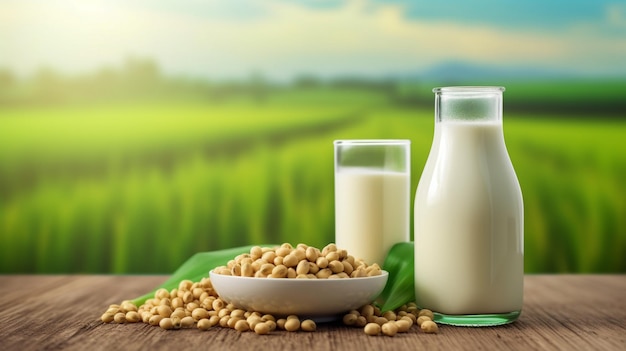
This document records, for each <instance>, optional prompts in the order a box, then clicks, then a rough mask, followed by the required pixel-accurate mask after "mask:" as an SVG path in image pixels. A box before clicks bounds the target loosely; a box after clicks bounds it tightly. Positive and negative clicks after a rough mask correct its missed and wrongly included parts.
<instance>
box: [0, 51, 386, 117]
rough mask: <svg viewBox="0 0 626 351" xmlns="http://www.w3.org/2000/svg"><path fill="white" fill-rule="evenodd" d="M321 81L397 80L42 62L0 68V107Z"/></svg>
mask: <svg viewBox="0 0 626 351" xmlns="http://www.w3.org/2000/svg"><path fill="white" fill-rule="evenodd" d="M320 87H331V88H340V89H368V90H376V91H380V92H382V93H385V94H390V95H392V94H393V93H394V91H395V90H396V86H395V83H394V82H393V81H390V80H373V79H366V78H360V77H341V78H335V79H332V80H322V79H319V78H317V77H315V76H313V75H301V76H298V77H296V78H294V79H293V80H292V81H291V82H289V83H286V84H285V83H275V82H272V81H270V80H269V79H267V78H266V77H265V76H264V75H263V74H262V73H259V72H253V73H251V74H250V75H249V76H248V77H247V78H245V79H239V80H235V79H232V80H221V81H213V80H210V79H208V78H192V77H184V76H180V77H176V76H168V75H165V74H164V73H163V72H162V71H161V69H160V67H159V66H158V64H157V63H156V62H155V61H154V60H151V59H145V58H128V59H126V60H125V61H124V62H123V63H122V64H121V65H120V66H119V67H102V68H100V69H98V70H96V71H94V72H89V73H83V74H77V75H72V76H70V75H64V74H62V73H59V72H58V71H56V70H54V69H52V68H50V67H42V68H40V69H39V70H37V71H36V72H35V73H34V74H33V75H32V76H30V77H28V78H21V79H20V78H18V77H17V75H15V74H14V73H13V72H11V71H10V70H8V69H3V68H0V107H2V106H14V105H25V104H27V105H38V104H43V105H47V104H64V103H81V102H100V101H102V102H110V101H125V100H129V101H130V100H133V101H136V100H153V99H158V100H162V99H200V100H206V101H211V102H221V101H226V100H228V99H231V98H234V97H241V96H246V97H249V98H252V99H254V100H256V101H259V102H263V101H264V100H265V99H266V98H267V97H268V96H269V95H270V94H272V93H273V92H276V91H279V90H285V89H315V88H320Z"/></svg>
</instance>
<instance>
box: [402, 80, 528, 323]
mask: <svg viewBox="0 0 626 351" xmlns="http://www.w3.org/2000/svg"><path fill="white" fill-rule="evenodd" d="M503 91H504V88H502V87H445V88H436V89H434V90H433V92H434V93H435V131H434V138H433V144H432V147H431V150H430V154H429V156H428V159H427V161H426V165H425V167H424V170H423V172H422V175H421V177H420V181H419V184H418V186H417V191H416V195H415V204H414V211H415V213H414V229H415V230H414V241H415V297H416V300H417V304H418V306H419V307H420V308H428V309H430V310H432V311H434V312H435V319H436V320H437V321H438V322H440V323H444V324H453V325H463V326H483V325H484V326H486V325H498V324H505V323H510V322H513V321H515V320H516V319H517V318H518V317H519V315H520V312H521V309H522V294H523V281H524V211H523V202H522V192H521V189H520V185H519V182H518V179H517V176H516V174H515V171H514V169H513V165H512V163H511V160H510V158H509V154H508V152H507V149H506V146H505V143H504V133H503V125H502V92H503Z"/></svg>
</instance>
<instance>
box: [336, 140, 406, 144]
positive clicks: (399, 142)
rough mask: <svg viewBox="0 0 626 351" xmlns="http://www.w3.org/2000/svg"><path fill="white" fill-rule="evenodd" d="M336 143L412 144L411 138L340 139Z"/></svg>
mask: <svg viewBox="0 0 626 351" xmlns="http://www.w3.org/2000/svg"><path fill="white" fill-rule="evenodd" d="M333 143H334V144H335V145H337V146H338V145H410V144H411V140H409V139H339V140H335V141H334V142H333Z"/></svg>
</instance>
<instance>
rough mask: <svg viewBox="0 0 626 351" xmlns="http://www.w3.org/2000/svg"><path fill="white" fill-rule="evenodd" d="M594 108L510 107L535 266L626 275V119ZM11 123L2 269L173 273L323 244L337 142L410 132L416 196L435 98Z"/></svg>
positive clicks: (42, 115)
mask: <svg viewBox="0 0 626 351" xmlns="http://www.w3.org/2000/svg"><path fill="white" fill-rule="evenodd" d="M329 99H331V100H330V101H332V103H328V104H323V102H324V101H329ZM344 99H345V100H344ZM342 101H343V102H344V103H342ZM591 117H595V116H590V118H589V120H576V121H567V120H563V119H558V120H554V119H553V118H552V116H537V115H513V114H511V115H509V114H506V112H505V135H506V141H507V146H508V149H509V152H510V155H511V158H512V161H513V164H514V166H515V168H516V171H517V174H518V177H519V179H520V183H521V185H522V190H523V193H524V199H525V211H526V219H525V225H526V233H525V245H526V260H525V265H526V266H525V268H526V272H528V273H535V272H626V255H624V253H625V252H624V251H625V248H626V201H625V200H624V198H623V194H625V193H626V191H625V190H626V189H625V187H626V185H624V183H623V177H624V175H626V155H624V153H623V152H622V151H621V150H623V149H624V146H625V143H626V141H624V139H623V135H624V133H625V132H626V123H625V122H623V121H617V120H613V121H607V120H604V121H602V122H598V121H595V120H594V119H593V118H591ZM338 121H340V122H341V123H337V122H338ZM0 123H1V125H0V139H2V140H3V142H2V143H0V164H1V165H2V166H1V167H2V168H1V169H0V176H1V177H2V179H1V181H0V183H2V184H1V185H2V186H1V187H0V189H2V198H1V199H0V242H1V243H2V245H1V247H0V272H2V273H18V272H36V273H64V272H90V273H91V272H94V273H100V272H112V273H169V272H171V271H173V270H174V269H175V268H176V267H178V266H179V265H180V264H181V263H182V262H184V261H185V260H186V259H187V258H189V257H190V256H191V255H193V254H194V253H196V252H200V251H212V250H217V249H223V248H230V247H236V246H243V245H250V244H258V243H264V242H276V243H279V242H285V241H288V242H292V243H297V242H305V243H307V244H310V245H315V246H320V247H321V246H323V245H325V244H326V243H328V242H330V241H333V240H334V235H333V232H334V209H333V202H334V193H333V154H332V141H333V140H334V139H340V138H341V139H349V138H399V139H411V141H412V170H413V173H412V180H411V181H412V191H414V190H415V186H416V185H417V182H418V180H419V176H420V174H421V169H422V167H423V165H424V163H425V161H426V157H427V155H428V152H429V149H430V145H431V141H432V133H433V129H432V128H433V118H432V111H431V110H430V109H428V108H423V109H421V108H404V107H401V106H396V105H387V104H384V103H383V99H381V98H380V97H376V96H375V95H372V94H366V95H359V94H355V93H351V94H349V95H344V96H340V95H337V92H332V91H331V92H328V91H324V92H322V93H321V94H316V93H310V94H309V93H302V94H297V93H294V92H288V93H287V94H284V95H277V96H275V97H272V98H271V99H269V100H268V101H266V102H265V103H263V104H258V103H246V102H238V103H237V104H236V105H228V104H226V105H209V104H206V105H204V104H197V103H194V104H189V103H187V104H180V103H175V104H167V103H159V104H143V105H134V104H126V105H122V104H120V105H116V106H106V107H102V106H98V107H89V106H78V107H67V106H59V107H49V108H28V109H14V110H5V111H3V114H2V118H1V119H0ZM304 131H306V132H304ZM233 140H234V141H233ZM218 141H219V142H218ZM241 146H245V147H243V148H242V147H241ZM164 153H165V154H167V155H168V156H167V158H166V160H167V162H162V161H159V160H162V158H163V154H164ZM68 165H69V166H68ZM68 169H69V170H68ZM85 169H87V170H88V171H85ZM94 169H95V170H94ZM89 170H91V171H89ZM30 173H33V174H30ZM24 177H27V178H28V179H30V180H27V181H26V180H24V179H25V178H24Z"/></svg>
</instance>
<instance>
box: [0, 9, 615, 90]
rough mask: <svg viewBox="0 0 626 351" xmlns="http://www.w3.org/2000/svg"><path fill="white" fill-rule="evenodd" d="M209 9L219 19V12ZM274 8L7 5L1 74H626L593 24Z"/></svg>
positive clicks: (611, 12)
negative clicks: (157, 67) (468, 67)
mask: <svg viewBox="0 0 626 351" xmlns="http://www.w3.org/2000/svg"><path fill="white" fill-rule="evenodd" d="M207 3H208V5H207V6H209V8H210V6H212V5H211V4H214V3H215V2H207ZM262 4H263V5H262V6H263V7H262V8H257V9H256V10H255V11H256V12H255V14H257V15H255V16H246V17H245V20H242V19H241V18H237V17H236V16H233V13H232V12H229V15H224V16H218V15H216V14H217V12H216V11H218V10H219V8H218V7H215V8H214V11H213V12H211V11H208V12H210V13H211V14H212V15H211V16H206V15H201V14H200V13H196V12H188V11H187V12H186V11H169V10H167V9H164V8H158V7H152V8H151V7H147V6H145V7H128V6H124V3H115V2H102V3H98V4H97V5H93V3H92V4H91V5H89V4H84V3H83V2H73V3H72V4H71V6H58V5H52V4H49V3H45V4H41V3H40V4H37V6H34V5H30V4H28V3H26V4H21V3H19V2H18V3H13V4H11V5H10V6H7V5H6V4H5V5H4V6H3V5H0V14H3V15H0V23H2V24H0V30H1V31H0V52H3V55H2V56H0V66H2V65H5V66H9V67H17V68H18V69H21V70H32V69H34V68H35V67H37V66H38V65H41V64H44V63H47V64H50V65H52V66H54V67H59V68H61V69H64V70H70V71H71V70H76V69H86V68H90V67H97V66H99V65H102V64H103V63H109V64H111V63H115V62H119V61H120V60H121V58H123V57H124V56H126V55H139V56H147V57H153V58H155V59H156V60H157V61H158V62H159V63H160V64H161V66H162V67H163V68H164V70H166V71H169V72H178V73H188V74H189V73H191V74H203V75H207V76H215V77H228V76H246V75H248V74H249V73H250V72H251V71H252V70H258V71H262V72H265V73H266V74H268V75H269V76H272V77H275V78H288V77H290V76H292V75H294V74H299V73H315V74H320V75H334V74H366V75H378V74H385V73H390V72H405V71H417V70H420V69H424V68H427V67H429V66H432V65H435V64H437V63H440V62H445V61H450V60H454V61H471V62H476V63H481V64H494V65H525V66H539V67H560V68H568V69H576V70H580V71H581V72H583V71H585V72H601V71H608V72H611V71H620V73H625V72H624V71H625V70H626V68H623V64H622V62H625V61H626V39H625V36H615V35H613V36H606V35H603V32H602V30H603V29H602V26H599V25H596V24H593V23H587V24H585V26H578V27H571V28H568V29H559V30H558V31H552V32H547V31H545V30H543V31H541V30H533V29H532V28H529V29H524V30H522V29H519V28H503V27H498V26H494V25H490V24H489V23H484V24H482V25H476V24H463V23H460V22H451V21H441V20H424V19H410V18H407V17H406V16H405V15H404V13H405V10H404V8H403V7H402V6H401V5H373V4H371V3H368V2H366V1H346V2H345V3H344V4H343V5H342V6H337V7H330V8H312V7H306V6H301V5H298V4H294V3H291V2H285V1H280V2H275V1H267V2H263V3H262ZM2 7H4V8H2ZM230 10H232V8H230ZM623 10H624V8H623V7H620V6H613V7H608V9H607V22H608V23H611V24H612V25H613V26H621V25H623V22H624V16H623V13H624V11H623ZM259 14H262V15H259ZM4 53H6V54H4Z"/></svg>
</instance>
